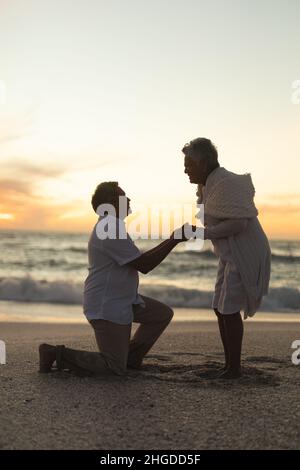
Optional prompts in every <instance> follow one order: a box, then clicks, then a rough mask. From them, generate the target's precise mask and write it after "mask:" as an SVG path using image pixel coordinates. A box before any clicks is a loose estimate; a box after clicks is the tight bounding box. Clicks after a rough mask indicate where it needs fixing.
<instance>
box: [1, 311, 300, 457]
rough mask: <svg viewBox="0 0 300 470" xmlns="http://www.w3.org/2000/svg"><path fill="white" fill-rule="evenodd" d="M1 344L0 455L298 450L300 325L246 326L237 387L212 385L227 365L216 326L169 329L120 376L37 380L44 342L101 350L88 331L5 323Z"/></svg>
mask: <svg viewBox="0 0 300 470" xmlns="http://www.w3.org/2000/svg"><path fill="white" fill-rule="evenodd" d="M183 313H184V312H183V311H180V312H178V311H177V312H176V315H177V317H178V318H179V316H180V314H183ZM176 315H175V317H176ZM0 339H1V340H4V341H5V342H6V347H7V364H6V365H0V397H1V403H0V423H1V426H0V448H1V449H106V450H113V449H197V450H201V449H297V448H299V447H300V400H299V386H300V365H299V366H295V365H293V364H292V362H291V353H292V349H291V343H292V342H293V341H294V340H295V339H300V324H299V323H296V322H292V321H289V322H280V321H276V322H263V321H256V320H250V321H249V320H247V321H246V322H245V341H244V354H243V368H244V376H243V377H242V378H241V379H239V380H236V381H225V380H217V379H215V378H213V377H214V374H215V373H216V371H217V370H218V368H219V367H220V366H221V365H222V348H221V344H220V341H219V337H218V332H217V325H216V323H215V322H214V321H190V322H188V321H177V322H176V321H175V322H173V323H172V324H171V325H170V327H169V328H168V330H167V331H166V332H165V334H164V335H163V336H162V337H161V339H160V340H159V341H158V342H157V343H156V345H155V346H154V348H153V350H152V351H151V352H150V353H149V355H148V356H147V358H146V359H145V362H144V366H143V369H142V370H141V371H138V372H130V373H129V374H128V376H127V377H126V378H122V379H120V378H117V377H116V378H115V377H111V378H107V377H106V378H78V377H74V376H72V375H71V374H70V373H67V372H53V373H51V374H48V375H40V374H38V373H37V361H38V355H37V347H38V345H39V344H40V343H41V342H49V343H52V344H66V345H68V346H70V347H74V348H80V349H87V350H96V343H95V340H94V337H93V334H92V330H91V328H90V327H89V326H88V325H84V324H69V325H68V324H54V323H52V324H47V323H8V322H1V323H0Z"/></svg>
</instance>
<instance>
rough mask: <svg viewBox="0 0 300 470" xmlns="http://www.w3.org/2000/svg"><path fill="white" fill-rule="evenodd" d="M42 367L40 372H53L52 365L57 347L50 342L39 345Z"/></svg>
mask: <svg viewBox="0 0 300 470" xmlns="http://www.w3.org/2000/svg"><path fill="white" fill-rule="evenodd" d="M39 356H40V368H39V372H40V373H42V374H47V373H49V372H51V367H52V365H53V363H54V361H55V360H56V347H55V346H51V345H50V344H45V343H44V344H40V346H39Z"/></svg>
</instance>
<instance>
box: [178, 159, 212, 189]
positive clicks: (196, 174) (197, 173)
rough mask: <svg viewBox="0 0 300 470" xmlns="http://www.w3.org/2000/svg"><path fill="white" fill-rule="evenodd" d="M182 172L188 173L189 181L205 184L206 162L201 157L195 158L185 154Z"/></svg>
mask: <svg viewBox="0 0 300 470" xmlns="http://www.w3.org/2000/svg"><path fill="white" fill-rule="evenodd" d="M184 172H185V173H186V174H187V175H188V177H189V179H190V183H192V184H205V182H206V178H207V162H206V161H205V160H203V159H199V160H195V159H194V158H192V157H190V156H185V157H184Z"/></svg>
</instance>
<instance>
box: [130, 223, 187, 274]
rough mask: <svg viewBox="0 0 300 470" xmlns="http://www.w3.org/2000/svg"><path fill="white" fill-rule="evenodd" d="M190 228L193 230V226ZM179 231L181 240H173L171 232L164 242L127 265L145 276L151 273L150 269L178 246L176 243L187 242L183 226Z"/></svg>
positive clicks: (173, 234)
mask: <svg viewBox="0 0 300 470" xmlns="http://www.w3.org/2000/svg"><path fill="white" fill-rule="evenodd" d="M185 225H186V224H185ZM191 228H192V229H193V230H195V227H194V226H193V225H192V226H191ZM177 230H178V229H177ZM177 230H175V232H177ZM179 230H182V232H180V233H182V238H180V239H177V238H176V239H175V238H174V237H175V232H173V233H172V235H171V237H170V238H168V239H167V240H164V241H163V242H162V243H160V244H159V245H157V246H155V247H154V248H152V249H151V250H149V251H146V252H145V253H143V254H142V255H141V256H139V257H138V258H135V259H134V260H132V261H130V262H129V263H128V265H129V266H132V267H134V268H135V269H137V270H138V271H140V272H141V273H143V274H147V273H148V272H149V271H152V269H154V268H156V266H158V265H159V264H160V263H161V262H162V261H163V260H164V259H165V258H166V257H167V256H168V254H169V253H170V252H171V251H172V250H173V248H175V246H177V245H178V243H180V242H185V241H187V240H188V239H187V238H186V237H185V235H184V233H183V232H184V226H182V227H181V229H179ZM191 235H192V234H191Z"/></svg>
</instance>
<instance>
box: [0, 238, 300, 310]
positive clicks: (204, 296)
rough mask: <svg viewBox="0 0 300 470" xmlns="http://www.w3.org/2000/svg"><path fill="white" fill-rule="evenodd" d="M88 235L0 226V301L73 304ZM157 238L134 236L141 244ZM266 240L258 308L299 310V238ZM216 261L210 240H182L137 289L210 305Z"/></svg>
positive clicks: (178, 303)
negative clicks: (267, 256) (268, 252)
mask: <svg viewBox="0 0 300 470" xmlns="http://www.w3.org/2000/svg"><path fill="white" fill-rule="evenodd" d="M88 238H89V235H88V234H74V233H70V234H69V233H38V232H25V231H24V232H21V231H14V232H12V231H11V232H9V231H0V307H1V304H2V306H3V305H4V304H5V306H6V309H7V305H10V307H12V306H13V305H15V306H16V309H17V308H18V307H17V304H19V305H20V303H26V305H27V309H28V308H30V305H32V306H33V305H34V304H36V303H43V304H44V305H45V304H46V305H49V306H51V305H52V307H53V305H54V304H64V305H66V306H68V309H66V312H69V311H70V308H71V306H72V305H73V306H77V307H79V306H80V305H81V302H82V288H83V282H84V279H85V278H86V276H87V242H88ZM158 243H159V241H158V240H156V241H152V240H137V241H136V244H137V246H138V247H139V248H140V249H141V250H147V249H150V248H152V247H153V246H155V245H157V244H158ZM270 244H271V249H272V275H271V284H270V293H269V295H268V296H267V297H266V298H265V299H264V301H263V305H262V307H261V309H262V310H264V311H273V312H276V311H278V312H299V313H300V290H299V285H300V242H298V241H271V242H270ZM217 265H218V260H217V258H216V256H215V255H214V253H213V251H212V246H211V243H210V242H209V241H207V242H205V245H204V247H203V249H202V250H201V251H199V250H198V251H195V250H193V249H192V247H191V245H190V244H185V243H181V244H180V245H178V247H176V249H175V250H174V251H173V252H172V253H171V254H170V255H169V256H168V257H167V258H166V259H165V260H164V261H163V263H162V264H161V265H160V266H159V267H158V268H156V269H155V270H154V271H152V272H151V273H149V274H148V275H142V274H141V275H140V293H141V294H145V295H149V296H153V297H155V298H157V299H158V300H161V301H163V302H166V303H168V304H169V305H171V306H173V307H185V308H210V305H211V299H212V295H213V289H214V283H215V277H216V272H217ZM8 302H9V304H8ZM66 315H67V313H66Z"/></svg>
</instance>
